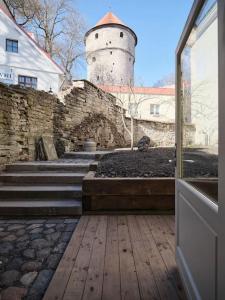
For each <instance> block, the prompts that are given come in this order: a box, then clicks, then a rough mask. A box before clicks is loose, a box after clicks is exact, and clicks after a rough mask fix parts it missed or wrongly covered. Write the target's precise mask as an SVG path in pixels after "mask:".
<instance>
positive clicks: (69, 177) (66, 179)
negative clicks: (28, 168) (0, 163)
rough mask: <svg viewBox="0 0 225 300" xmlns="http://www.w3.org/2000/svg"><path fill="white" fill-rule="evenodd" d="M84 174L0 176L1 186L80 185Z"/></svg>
mask: <svg viewBox="0 0 225 300" xmlns="http://www.w3.org/2000/svg"><path fill="white" fill-rule="evenodd" d="M85 175H86V173H72V172H71V173H63V172H60V173H55V172H35V173H32V172H19V173H10V172H4V173H2V174H0V186H1V185H20V184H22V185H48V184H50V185H54V184H60V185H64V184H65V185H66V184H68V185H69V184H78V183H80V184H81V183H82V180H83V178H84V176H85Z"/></svg>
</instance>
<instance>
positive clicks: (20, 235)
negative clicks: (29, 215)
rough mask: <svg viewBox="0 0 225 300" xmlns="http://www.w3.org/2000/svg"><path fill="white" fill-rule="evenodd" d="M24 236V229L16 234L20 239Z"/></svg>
mask: <svg viewBox="0 0 225 300" xmlns="http://www.w3.org/2000/svg"><path fill="white" fill-rule="evenodd" d="M25 234H26V230H25V229H20V230H18V231H17V232H16V236H19V237H22V236H24V235H25Z"/></svg>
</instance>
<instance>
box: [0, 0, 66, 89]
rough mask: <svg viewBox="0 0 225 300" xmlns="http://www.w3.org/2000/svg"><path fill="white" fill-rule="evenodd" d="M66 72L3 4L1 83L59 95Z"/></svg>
mask: <svg viewBox="0 0 225 300" xmlns="http://www.w3.org/2000/svg"><path fill="white" fill-rule="evenodd" d="M63 77H64V72H63V70H62V69H61V68H60V67H59V66H58V65H57V64H56V63H55V62H54V61H53V60H52V59H51V57H50V56H49V55H48V53H46V52H45V51H44V50H43V49H42V48H41V47H40V46H39V45H38V44H37V42H36V41H35V40H34V39H33V38H32V35H31V34H29V33H27V32H26V31H25V30H24V29H23V28H22V27H20V26H18V25H17V24H16V22H15V20H14V18H13V16H12V15H11V14H10V12H9V10H8V9H7V6H6V5H5V3H4V1H1V2H0V81H1V82H3V83H6V84H19V85H21V86H26V87H32V88H35V89H38V90H44V91H50V89H51V90H52V91H53V92H54V93H58V92H59V90H60V88H61V85H62V82H63Z"/></svg>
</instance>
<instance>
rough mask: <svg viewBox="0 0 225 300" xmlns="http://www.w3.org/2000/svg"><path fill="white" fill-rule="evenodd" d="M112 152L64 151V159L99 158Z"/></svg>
mask: <svg viewBox="0 0 225 300" xmlns="http://www.w3.org/2000/svg"><path fill="white" fill-rule="evenodd" d="M108 153H112V151H95V152H66V153H65V154H64V156H63V158H64V159H89V160H100V159H101V158H102V157H103V155H105V154H108Z"/></svg>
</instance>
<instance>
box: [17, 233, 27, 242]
mask: <svg viewBox="0 0 225 300" xmlns="http://www.w3.org/2000/svg"><path fill="white" fill-rule="evenodd" d="M28 239H29V235H28V234H25V235H23V236H21V237H20V238H18V239H17V242H24V241H27V240H28Z"/></svg>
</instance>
